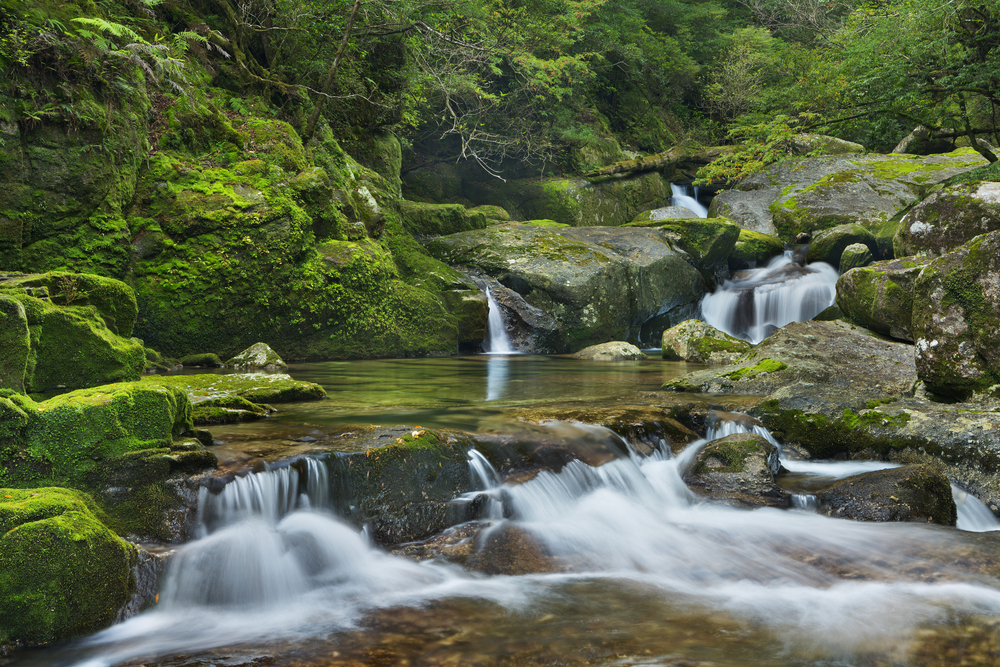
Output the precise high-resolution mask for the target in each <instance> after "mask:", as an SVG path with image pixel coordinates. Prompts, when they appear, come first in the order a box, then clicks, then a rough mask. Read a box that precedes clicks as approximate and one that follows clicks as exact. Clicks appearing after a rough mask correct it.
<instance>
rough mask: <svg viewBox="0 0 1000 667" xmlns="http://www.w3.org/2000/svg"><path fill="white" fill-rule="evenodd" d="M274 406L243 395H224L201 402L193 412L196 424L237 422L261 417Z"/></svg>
mask: <svg viewBox="0 0 1000 667" xmlns="http://www.w3.org/2000/svg"><path fill="white" fill-rule="evenodd" d="M272 412H274V408H272V407H271V406H269V405H264V404H260V403H254V402H251V401H248V400H247V399H245V398H243V397H242V396H222V397H220V398H213V399H209V400H207V401H202V402H199V403H198V404H197V405H195V406H194V409H193V410H192V412H191V418H192V420H193V421H194V423H195V424H199V425H210V424H232V423H235V422H242V421H250V420H253V419H261V418H263V417H266V416H267V415H268V414H269V413H272Z"/></svg>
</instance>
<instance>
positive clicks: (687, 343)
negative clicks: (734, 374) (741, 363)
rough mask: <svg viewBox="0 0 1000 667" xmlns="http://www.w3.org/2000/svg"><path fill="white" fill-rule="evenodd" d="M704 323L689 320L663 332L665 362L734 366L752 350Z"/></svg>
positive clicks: (743, 343)
mask: <svg viewBox="0 0 1000 667" xmlns="http://www.w3.org/2000/svg"><path fill="white" fill-rule="evenodd" d="M752 347H753V346H752V345H750V343H748V342H746V341H743V340H739V339H738V338H733V337H732V336H730V335H729V334H727V333H724V332H722V331H719V330H718V329H716V328H715V327H713V326H711V325H709V324H706V323H704V322H702V321H701V320H687V321H685V322H681V323H680V324H678V325H677V326H675V327H671V328H670V329H667V330H666V331H664V332H663V339H662V343H661V349H662V355H663V358H664V359H667V360H670V361H690V362H694V363H700V364H731V363H733V362H735V361H736V360H737V359H738V358H740V357H741V356H743V355H744V354H746V353H747V352H749V351H750V350H751V349H752Z"/></svg>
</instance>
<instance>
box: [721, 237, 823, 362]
mask: <svg viewBox="0 0 1000 667" xmlns="http://www.w3.org/2000/svg"><path fill="white" fill-rule="evenodd" d="M837 277H838V274H837V270H836V269H834V268H833V267H832V266H830V265H829V264H825V263H823V262H815V263H813V264H810V265H809V266H801V265H799V264H797V263H795V262H794V261H793V260H792V257H791V255H790V253H786V254H785V255H782V256H779V257H775V258H774V259H773V260H771V262H770V263H769V264H768V265H767V267H766V268H763V269H751V270H748V271H741V272H740V273H739V274H737V277H736V278H734V279H732V280H727V281H725V282H724V283H723V284H722V286H721V287H719V288H718V289H717V290H716V291H715V292H713V293H712V294H706V295H705V298H704V299H702V302H701V314H702V320H704V321H705V322H706V323H707V324H710V325H712V326H713V327H715V328H716V329H719V330H721V331H725V332H726V333H727V334H729V335H730V336H734V337H736V338H742V339H743V340H747V341H750V342H751V343H753V344H755V345H756V344H757V343H759V342H760V341H762V340H764V339H765V338H767V337H768V336H770V335H771V334H772V333H774V332H775V331H776V330H777V329H779V328H781V327H783V326H785V325H786V324H789V323H791V322H802V321H805V320H811V319H812V318H813V317H815V316H816V315H818V314H819V313H821V312H822V311H823V310H825V309H826V308H829V307H830V306H832V305H833V304H834V301H835V299H836V297H837Z"/></svg>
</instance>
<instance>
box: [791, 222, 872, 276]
mask: <svg viewBox="0 0 1000 667" xmlns="http://www.w3.org/2000/svg"><path fill="white" fill-rule="evenodd" d="M855 243H860V244H863V245H864V246H866V247H867V248H868V250H869V252H871V254H872V256H878V243H877V242H876V241H875V235H874V234H872V233H871V232H870V231H868V230H867V229H865V228H864V227H862V226H861V225H857V224H854V223H851V224H846V225H837V226H836V227H832V228H830V229H824V230H822V231H820V232H817V233H816V234H815V235H814V236H813V239H812V243H810V244H809V248H808V249H807V250H806V261H809V262H826V263H827V264H829V265H830V266H840V256H841V255H842V254H843V253H844V249H845V248H847V246H849V245H853V244H855Z"/></svg>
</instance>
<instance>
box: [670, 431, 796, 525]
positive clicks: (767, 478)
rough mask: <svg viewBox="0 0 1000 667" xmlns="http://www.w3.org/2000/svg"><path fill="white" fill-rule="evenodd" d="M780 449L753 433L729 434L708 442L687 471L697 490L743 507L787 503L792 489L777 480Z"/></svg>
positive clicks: (693, 486)
mask: <svg viewBox="0 0 1000 667" xmlns="http://www.w3.org/2000/svg"><path fill="white" fill-rule="evenodd" d="M780 468H781V464H780V463H779V462H778V450H777V448H776V447H775V446H774V445H772V444H771V443H770V442H768V441H767V440H765V439H764V438H762V437H761V436H759V435H756V434H753V433H737V434H735V435H729V436H726V437H724V438H720V439H718V440H713V441H712V442H710V443H708V444H707V445H705V447H704V448H703V449H702V450H701V451H700V452H698V456H697V458H696V459H695V462H694V463H693V464H692V465H691V467H690V468H689V469H688V470H687V471H686V472H685V473H684V483H685V484H687V485H688V487H689V488H691V489H692V490H693V491H695V492H696V493H698V494H700V495H703V496H707V497H708V498H711V499H713V500H719V501H723V502H726V503H728V504H735V505H737V506H740V507H788V506H789V505H791V496H790V495H789V493H788V492H787V491H785V490H783V489H781V488H780V487H778V486H777V485H776V484H775V483H774V475H776V474H777V473H778V470H779V469H780Z"/></svg>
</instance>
